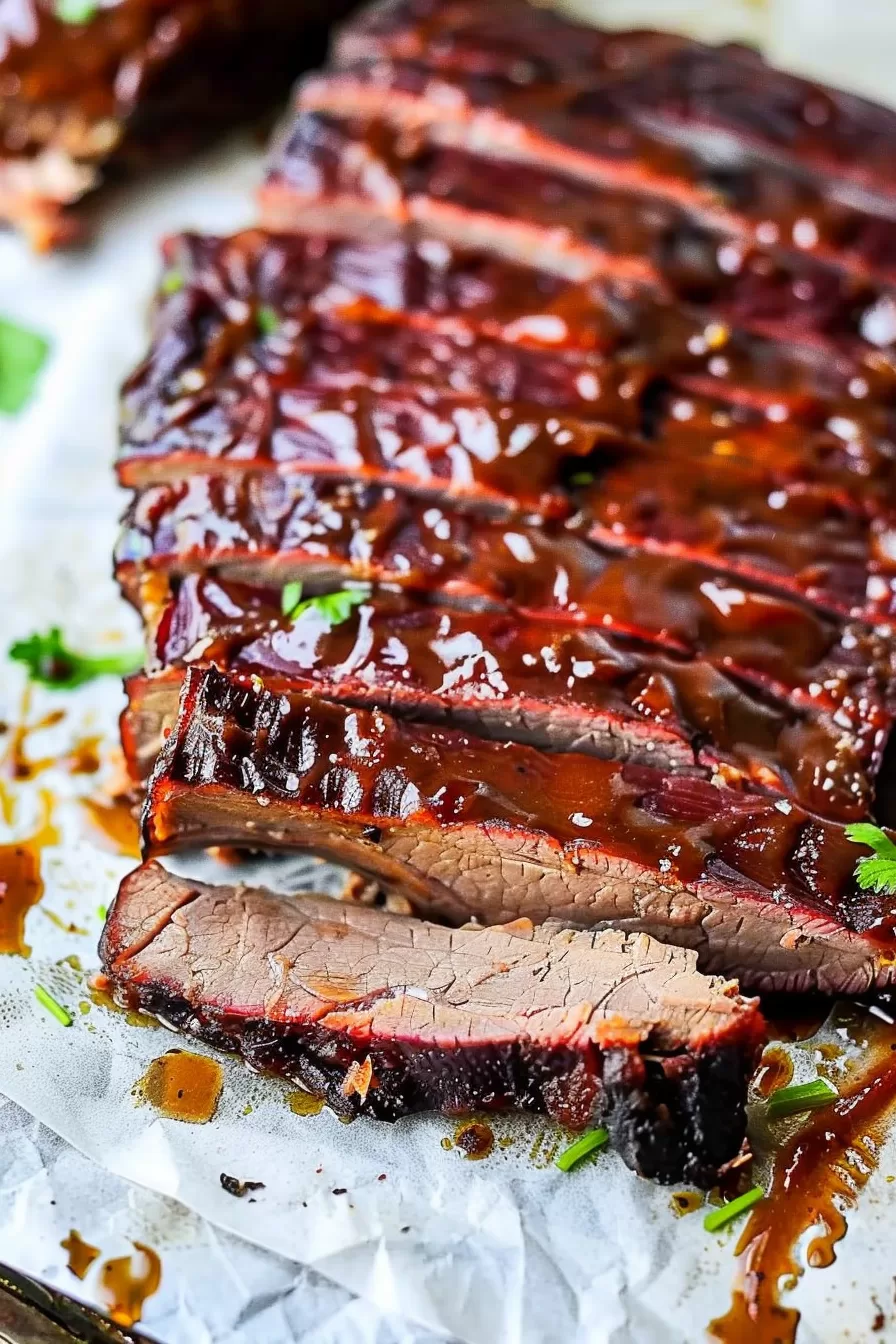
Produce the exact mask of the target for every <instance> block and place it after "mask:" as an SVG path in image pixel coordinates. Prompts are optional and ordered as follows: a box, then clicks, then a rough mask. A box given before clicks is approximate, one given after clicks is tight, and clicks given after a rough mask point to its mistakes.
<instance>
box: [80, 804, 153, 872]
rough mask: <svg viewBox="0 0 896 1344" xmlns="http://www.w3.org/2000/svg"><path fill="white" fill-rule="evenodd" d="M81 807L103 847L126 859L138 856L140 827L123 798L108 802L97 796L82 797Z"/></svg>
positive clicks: (137, 857)
mask: <svg viewBox="0 0 896 1344" xmlns="http://www.w3.org/2000/svg"><path fill="white" fill-rule="evenodd" d="M80 803H81V807H82V808H83V809H84V811H85V812H86V813H87V816H88V818H89V819H90V823H91V827H92V828H93V829H94V830H95V831H97V832H98V834H99V839H100V841H101V843H102V847H103V849H108V850H110V851H111V852H112V853H113V854H121V855H122V856H123V857H124V858H127V859H139V858H140V829H139V827H138V825H137V822H136V820H135V819H134V814H133V813H132V811H131V809H130V806H129V804H128V803H127V802H126V801H125V800H124V799H116V800H115V801H114V802H111V803H108V802H105V801H103V800H101V799H98V798H82V799H81V800H80Z"/></svg>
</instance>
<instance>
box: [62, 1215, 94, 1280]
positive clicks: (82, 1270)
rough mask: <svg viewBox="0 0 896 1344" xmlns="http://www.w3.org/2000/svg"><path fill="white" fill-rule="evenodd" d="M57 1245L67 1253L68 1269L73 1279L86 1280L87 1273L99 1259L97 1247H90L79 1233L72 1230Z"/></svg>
mask: <svg viewBox="0 0 896 1344" xmlns="http://www.w3.org/2000/svg"><path fill="white" fill-rule="evenodd" d="M59 1245H60V1246H61V1247H62V1249H63V1250H64V1251H68V1262H67V1263H68V1267H69V1269H70V1270H71V1272H72V1273H73V1274H74V1276H75V1278H76V1279H86V1277H87V1271H88V1270H89V1269H90V1266H91V1265H92V1264H93V1262H94V1260H96V1259H98V1257H99V1254H100V1250H99V1247H98V1246H91V1244H90V1242H89V1241H85V1240H84V1238H83V1237H82V1236H81V1234H80V1232H76V1231H75V1229H74V1228H72V1230H71V1231H70V1232H69V1234H68V1236H67V1237H66V1238H65V1240H64V1241H60V1243H59Z"/></svg>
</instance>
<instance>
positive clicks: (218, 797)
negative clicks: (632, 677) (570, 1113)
mask: <svg viewBox="0 0 896 1344" xmlns="http://www.w3.org/2000/svg"><path fill="white" fill-rule="evenodd" d="M144 835H145V841H146V845H147V852H148V853H149V854H150V855H153V854H160V853H164V852H166V851H168V850H171V849H176V848H179V847H183V846H189V845H190V844H191V843H195V842H196V840H197V839H199V838H201V840H202V843H204V844H229V843H239V844H243V843H246V840H247V838H248V837H250V836H251V837H252V839H253V840H254V841H255V842H257V844H258V845H259V846H260V847H266V846H274V847H278V846H289V845H294V844H306V845H310V846H311V847H312V848H316V849H318V850H319V851H320V852H322V853H324V854H327V855H329V856H330V857H334V858H338V859H341V860H342V861H345V862H349V863H351V864H352V865H353V866H357V867H359V868H360V869H362V870H364V871H368V872H371V873H375V874H377V875H378V876H381V877H386V878H387V880H389V881H390V882H391V883H392V884H393V885H396V886H398V887H400V888H402V889H403V890H404V891H405V892H406V893H407V894H408V895H410V896H411V898H412V899H413V900H416V901H417V902H419V903H420V904H421V905H422V907H423V908H425V909H428V910H431V911H433V912H434V913H436V914H439V915H441V916H443V917H447V918H449V919H451V920H453V921H454V922H457V923H462V922H464V921H465V920H466V919H468V918H469V917H470V916H473V915H475V916H476V917H478V918H480V919H481V920H483V921H484V922H485V923H495V922H499V921H500V919H503V918H512V917H513V915H512V914H510V913H509V912H510V911H515V913H516V914H518V915H519V914H528V915H529V916H530V917H531V918H533V919H543V918H545V917H546V915H547V914H548V913H551V914H555V915H557V916H558V917H559V918H565V919H571V920H573V921H574V922H581V921H583V920H584V921H588V922H593V921H599V920H603V919H605V918H607V917H608V916H609V917H612V918H613V919H614V920H615V921H616V922H618V923H619V924H620V925H621V926H622V927H636V928H641V929H645V931H647V930H649V929H650V928H653V929H656V928H657V927H661V928H663V929H664V932H665V934H666V936H667V937H668V938H669V939H671V940H672V941H682V940H683V941H685V942H688V943H691V944H692V945H696V946H699V947H702V948H704V951H705V964H707V965H712V966H714V967H723V966H724V965H726V964H727V965H733V964H738V965H739V969H741V970H742V971H743V974H744V976H745V977H746V978H747V979H748V981H749V982H750V983H763V984H765V985H768V986H769V987H771V986H772V985H774V984H775V983H779V984H782V985H783V984H789V985H794V986H795V985H796V984H803V985H806V984H809V983H813V982H814V983H816V984H824V983H833V982H834V980H835V979H839V983H841V984H850V985H852V986H853V987H855V986H858V985H859V984H861V985H863V986H864V987H867V986H868V985H869V984H873V983H883V982H885V981H886V980H887V979H888V977H889V976H890V973H891V971H892V968H893V964H894V959H893V956H892V945H893V932H892V926H893V915H894V909H893V903H892V898H889V897H882V896H875V895H872V894H870V893H863V892H861V891H860V890H859V889H858V888H857V886H856V885H855V883H854V881H853V877H852V874H853V870H854V867H855V855H856V847H855V845H853V844H851V843H850V841H849V840H847V838H846V836H845V834H844V832H843V829H842V827H840V826H838V825H836V824H835V823H833V822H826V821H821V820H819V819H816V818H813V817H811V816H809V815H807V814H806V813H805V812H804V811H803V810H802V809H801V808H799V807H797V806H795V805H794V804H791V803H789V802H784V801H781V800H779V801H777V802H775V801H773V800H771V799H764V798H761V797H757V796H755V795H752V796H751V795H748V794H743V793H737V792H734V791H733V790H727V789H724V788H718V787H716V786H715V785H713V784H712V783H710V782H709V781H706V780H699V779H688V778H685V777H676V776H669V775H664V774H662V773H661V772H660V771H657V770H652V769H650V768H648V767H644V766H632V765H622V764H619V763H618V762H608V761H602V760H598V759H597V758H595V757H592V756H584V755H579V754H574V753H569V754H566V755H563V756H557V755H550V754H546V753H543V752H539V751H536V750H535V749H533V748H531V747H528V746H522V745H518V744H516V743H497V742H491V743H489V742H482V741H481V740H477V739H475V738H471V737H467V736H465V735H464V734H462V733H460V732H457V731H453V730H450V729H444V728H437V727H426V726H423V725H418V724H400V723H397V722H396V721H395V720H393V719H391V718H390V717H389V716H388V715H386V714H385V713H383V712H382V711H379V710H375V711H366V710H362V709H351V708H344V707H338V706H335V705H331V704H327V703H326V702H324V701H322V700H318V699H315V700H308V699H307V698H305V697H304V696H301V695H295V694H294V695H285V694H283V693H282V692H281V693H269V692H266V691H264V690H258V689H255V688H253V686H252V685H251V683H250V682H243V683H240V682H238V681H234V680H229V679H228V678H227V677H225V676H223V675H222V674H220V673H219V672H217V671H215V670H209V671H207V672H203V671H202V670H201V669H193V670H191V671H190V672H189V673H188V676H187V680H186V682H185V686H184V693H183V697H182V701H181V711H180V715H179V718H178V722H177V725H176V727H175V729H174V731H173V732H172V734H171V735H170V737H169V738H168V740H167V742H166V745H165V748H164V750H163V752H162V755H161V756H160V758H159V762H158V765H157V767H156V770H155V772H154V774H153V778H152V780H151V782H150V785H149V790H148V794H147V804H146V809H145V812H144ZM522 855H525V858H526V863H525V864H523V865H520V864H519V859H520V856H522ZM507 864H516V865H518V866H519V867H520V868H521V869H522V871H521V873H520V882H519V884H517V883H514V882H506V881H505V880H504V877H505V876H506V869H505V865H507ZM528 865H531V870H530V871H529V872H528V873H527V872H526V871H525V870H526V867H527V866H528ZM728 907H733V909H732V913H734V914H735V917H736V911H737V910H738V909H740V910H741V925H742V931H745V930H746V929H747V928H748V926H749V925H750V924H752V923H754V922H755V924H756V925H757V926H761V927H759V929H758V932H759V934H760V938H759V943H758V944H757V946H755V947H753V948H752V951H750V949H749V947H748V948H747V949H746V950H745V947H744V946H743V945H742V943H741V935H740V933H738V935H737V936H736V937H733V938H731V937H727V936H725V932H724V922H725V921H724V920H721V919H720V921H719V922H718V923H717V922H716V921H715V920H714V919H712V920H709V921H707V919H706V917H707V916H708V915H709V914H710V911H712V910H713V909H714V908H715V909H718V910H719V911H720V912H721V910H722V909H727V908H728ZM611 912H612V913H611ZM746 941H747V943H748V944H749V938H748V939H747V940H746ZM825 946H828V948H829V951H830V961H829V963H828V965H829V968H830V970H831V972H832V979H831V981H828V980H827V978H826V970H827V969H828V967H827V966H825V965H822V967H821V968H820V978H818V977H819V964H818V960H817V958H818V956H819V953H820V954H821V955H822V956H824V955H825ZM745 960H746V965H741V963H742V962H743V961H745Z"/></svg>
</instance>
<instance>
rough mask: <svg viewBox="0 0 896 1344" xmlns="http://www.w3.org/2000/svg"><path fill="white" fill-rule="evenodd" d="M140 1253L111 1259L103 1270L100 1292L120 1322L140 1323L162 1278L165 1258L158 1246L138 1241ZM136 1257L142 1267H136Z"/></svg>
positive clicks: (116, 1321)
mask: <svg viewBox="0 0 896 1344" xmlns="http://www.w3.org/2000/svg"><path fill="white" fill-rule="evenodd" d="M134 1250H135V1251H136V1252H137V1255H136V1256H133V1255H123V1256H121V1257H120V1258H119V1259H117V1260H107V1261H106V1263H105V1264H104V1265H103V1267H102V1269H101V1270H100V1292H101V1294H102V1297H103V1301H104V1302H105V1303H106V1310H107V1311H108V1313H109V1315H110V1316H111V1317H112V1320H113V1321H114V1322H115V1324H116V1325H123V1326H125V1328H127V1327H129V1326H132V1325H136V1324H137V1322H138V1321H139V1320H140V1319H141V1317H142V1315H143V1308H144V1306H145V1304H146V1301H147V1299H148V1298H150V1297H152V1295H153V1293H155V1292H157V1291H158V1288H159V1284H160V1283H161V1282H162V1262H161V1260H160V1259H159V1257H158V1255H157V1254H156V1252H155V1251H154V1250H152V1249H151V1248H150V1247H149V1246H144V1245H143V1243H142V1242H141V1241H135V1242H134ZM135 1261H137V1262H138V1264H139V1262H140V1261H142V1267H141V1268H139V1269H135V1267H134V1266H135Z"/></svg>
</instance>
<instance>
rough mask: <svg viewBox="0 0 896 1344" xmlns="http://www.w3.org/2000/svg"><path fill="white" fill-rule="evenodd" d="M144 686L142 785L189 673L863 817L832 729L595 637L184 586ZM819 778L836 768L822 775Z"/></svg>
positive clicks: (136, 749) (492, 620)
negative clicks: (292, 608)
mask: <svg viewBox="0 0 896 1344" xmlns="http://www.w3.org/2000/svg"><path fill="white" fill-rule="evenodd" d="M145 614H146V616H147V617H148V619H149V623H150V625H151V627H152V630H153V636H152V645H151V650H150V660H149V667H150V671H149V672H148V673H141V674H138V675H136V676H134V677H131V678H130V679H129V681H128V683H127V693H128V708H127V710H126V712H125V714H124V715H123V717H122V742H123V745H124V748H125V755H126V758H127V760H128V764H129V767H130V769H131V773H132V776H133V777H134V778H135V779H137V780H141V779H145V778H146V776H147V775H148V774H149V773H150V771H151V770H152V766H153V764H154V762H155V758H156V756H157V754H158V752H159V750H160V748H161V745H162V741H163V734H164V732H165V731H166V730H167V729H169V728H170V727H171V726H172V724H173V723H174V720H175V718H176V716H177V699H178V694H179V692H180V688H181V683H182V680H183V676H184V672H185V669H186V668H187V667H188V666H200V665H202V664H215V665H217V666H219V667H221V668H223V669H224V670H227V671H233V672H237V673H240V674H242V675H244V676H252V675H254V676H261V677H263V679H264V683H265V685H266V686H267V687H268V689H269V690H271V691H278V690H281V689H283V690H289V689H290V688H292V689H295V690H305V691H308V692H310V693H316V694H319V695H322V696H324V697H325V698H327V699H333V700H338V701H341V702H345V703H349V704H356V705H362V706H368V707H371V706H374V705H379V706H381V707H383V708H385V709H388V710H389V711H390V712H392V713H394V714H396V715H397V716H399V717H401V718H411V719H415V720H417V719H419V720H422V721H429V722H440V721H444V722H446V723H448V724H450V725H452V726H456V727H463V728H466V729H468V730H470V731H472V732H475V733H477V734H478V735H480V736H483V737H489V738H495V739H498V740H506V741H517V742H529V743H531V744H532V745H534V746H539V747H542V748H547V749H549V750H552V751H577V752H587V753H589V754H593V755H596V756H601V757H604V758H606V759H610V760H623V761H632V762H635V763H638V764H642V765H654V766H656V767H657V768H662V769H675V770H676V771H678V772H681V773H683V774H703V775H705V776H708V775H713V776H715V777H717V778H718V779H719V780H721V781H724V782H725V783H727V784H729V785H731V786H733V787H743V788H747V789H754V790H758V791H760V792H770V793H778V794H781V795H782V796H785V797H791V798H794V799H795V800H796V801H799V802H801V803H802V804H803V805H804V806H805V807H807V808H809V809H810V810H814V811H817V812H819V813H821V814H822V815H826V816H832V817H838V818H840V819H850V818H852V819H856V818H859V817H861V816H863V815H864V814H865V812H866V811H867V809H868V806H869V804H870V801H871V797H870V795H871V787H872V780H871V778H870V777H869V773H868V766H867V763H866V761H865V759H864V758H863V757H862V755H861V754H860V753H857V752H856V751H855V749H854V748H851V747H850V744H849V738H848V735H846V734H844V732H843V729H842V728H841V727H838V725H837V723H836V722H835V721H834V719H833V717H832V715H831V714H829V713H824V712H822V713H805V712H800V711H797V710H796V709H794V708H792V707H791V706H788V705H786V704H782V703H780V702H776V701H773V700H771V699H768V698H765V697H763V696H761V695H759V694H757V693H756V692H755V691H753V690H752V689H751V688H750V687H749V686H747V685H746V684H744V683H742V682H738V681H737V680H735V679H734V678H733V677H731V676H730V675H727V674H726V673H725V671H724V670H723V669H722V668H721V667H715V666H713V665H712V664H710V663H709V662H707V661H705V660H704V659H699V658H698V659H694V660H688V659H685V658H681V657H676V656H674V655H672V654H666V653H661V652H659V651H658V650H656V649H651V648H650V647H649V646H647V645H645V644H641V643H639V642H638V641H637V640H631V639H625V638H621V637H619V636H614V635H613V634H612V633H611V632H610V631H607V630H596V629H580V630H576V629H569V628H565V629H564V628H563V627H558V628H552V627H550V626H544V625H536V624H528V623H523V624H521V623H520V622H519V621H517V620H516V619H515V618H514V617H513V616H507V615H505V614H501V613H497V614H496V613H490V612H460V611H450V610H446V609H444V608H443V609H439V608H434V607H421V606H419V605H418V604H417V603H415V602H412V601H409V600H407V599H406V598H398V597H396V596H394V595H381V596H379V597H376V598H373V599H371V600H370V601H369V602H365V603H364V604H362V605H361V606H359V607H357V608H355V609H354V610H353V611H351V612H349V613H348V614H347V615H346V618H345V620H343V621H341V622H338V623H336V624H331V618H330V617H329V616H328V615H327V614H326V612H322V611H320V610H319V609H318V608H317V607H315V606H311V607H308V608H307V609H306V610H304V611H303V612H302V613H301V614H300V615H298V616H297V617H291V616H287V615H284V614H283V612H282V607H281V600H280V594H279V592H277V591H276V590H274V591H271V590H265V589H257V588H247V587H244V586H243V585H240V584H233V583H227V582H225V581H224V580H221V579H216V578H214V577H213V576H210V575H192V576H190V577H189V578H187V579H185V580H184V581H183V582H182V583H181V584H180V585H179V590H178V592H177V593H176V595H171V596H169V597H168V599H167V601H164V602H163V603H161V604H160V606H159V609H158V610H157V611H153V612H151V613H150V612H148V611H147V612H146V613H145ZM830 762H834V763H835V764H834V767H833V768H832V767H831V765H830Z"/></svg>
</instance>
